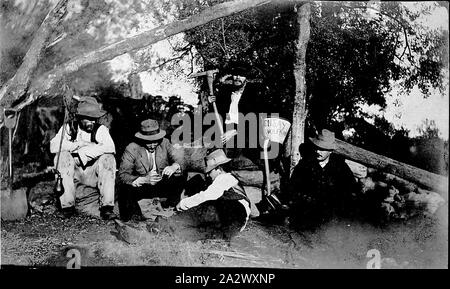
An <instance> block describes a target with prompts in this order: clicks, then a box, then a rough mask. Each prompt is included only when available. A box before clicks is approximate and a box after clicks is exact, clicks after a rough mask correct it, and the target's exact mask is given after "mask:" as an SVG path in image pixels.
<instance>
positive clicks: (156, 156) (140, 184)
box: [119, 119, 184, 221]
mask: <svg viewBox="0 0 450 289" xmlns="http://www.w3.org/2000/svg"><path fill="white" fill-rule="evenodd" d="M165 135H166V132H165V131H164V130H162V129H160V128H159V123H158V122H157V121H156V120H153V119H147V120H144V121H142V122H141V126H140V130H139V131H138V132H137V133H136V134H135V140H134V141H133V142H131V143H130V144H129V145H128V146H127V147H126V148H125V151H124V153H123V155H122V160H121V164H120V167H119V183H120V192H119V211H120V216H121V218H122V219H123V220H124V221H128V220H130V219H133V220H136V221H141V220H145V218H144V217H143V215H142V211H141V209H140V207H139V204H138V201H139V200H140V199H144V198H154V197H165V198H167V200H166V202H164V203H162V205H163V207H166V206H172V207H175V205H176V204H177V203H178V201H179V199H180V195H181V191H182V189H183V185H184V178H183V176H182V175H181V173H182V167H181V165H180V162H177V160H176V156H175V155H174V151H173V147H172V144H171V143H170V142H169V140H168V139H167V138H164V136H165Z"/></svg>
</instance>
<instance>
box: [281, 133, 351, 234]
mask: <svg viewBox="0 0 450 289" xmlns="http://www.w3.org/2000/svg"><path fill="white" fill-rule="evenodd" d="M309 140H310V143H309V144H308V145H310V146H311V148H312V149H311V150H310V153H309V155H308V153H307V152H306V154H307V155H302V160H300V162H299V163H298V164H297V166H296V167H295V169H294V171H293V173H292V176H291V180H290V188H289V194H290V195H291V196H293V197H294V198H293V200H292V203H291V209H292V216H291V220H292V221H293V222H292V223H293V224H294V225H297V226H299V227H300V228H314V227H316V226H318V225H320V224H321V223H323V222H325V221H327V220H329V218H330V217H332V216H334V215H339V216H343V215H347V213H348V212H349V210H350V209H352V204H353V201H354V196H355V195H356V193H357V191H358V185H357V183H356V181H355V178H354V177H353V173H352V171H351V170H350V168H349V167H348V165H347V164H346V163H345V160H344V159H343V158H342V157H340V156H339V155H337V154H335V153H333V151H334V150H335V149H336V140H335V136H334V133H333V132H331V131H330V130H327V129H323V130H322V131H321V132H320V133H319V134H318V135H317V136H316V137H310V138H309Z"/></svg>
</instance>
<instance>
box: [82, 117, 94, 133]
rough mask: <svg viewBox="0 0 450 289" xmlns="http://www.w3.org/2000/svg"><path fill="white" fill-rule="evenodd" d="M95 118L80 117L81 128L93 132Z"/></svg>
mask: <svg viewBox="0 0 450 289" xmlns="http://www.w3.org/2000/svg"><path fill="white" fill-rule="evenodd" d="M94 125H95V120H94V119H88V118H81V119H80V128H81V129H82V130H84V131H86V132H92V130H93V129H94Z"/></svg>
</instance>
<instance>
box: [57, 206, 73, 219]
mask: <svg viewBox="0 0 450 289" xmlns="http://www.w3.org/2000/svg"><path fill="white" fill-rule="evenodd" d="M57 212H58V217H60V218H61V219H69V218H71V217H72V216H73V215H75V213H76V210H75V207H67V208H62V209H59V210H58V211H57Z"/></svg>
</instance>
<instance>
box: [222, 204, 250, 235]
mask: <svg viewBox="0 0 450 289" xmlns="http://www.w3.org/2000/svg"><path fill="white" fill-rule="evenodd" d="M215 206H216V210H217V213H218V216H219V222H220V226H221V229H222V232H223V234H224V237H225V238H227V239H229V238H231V237H233V236H234V235H235V234H237V233H239V232H240V231H241V229H242V228H243V226H245V224H246V222H247V212H246V210H245V208H244V206H243V205H242V204H241V203H240V202H239V201H237V200H217V201H216V202H215Z"/></svg>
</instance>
